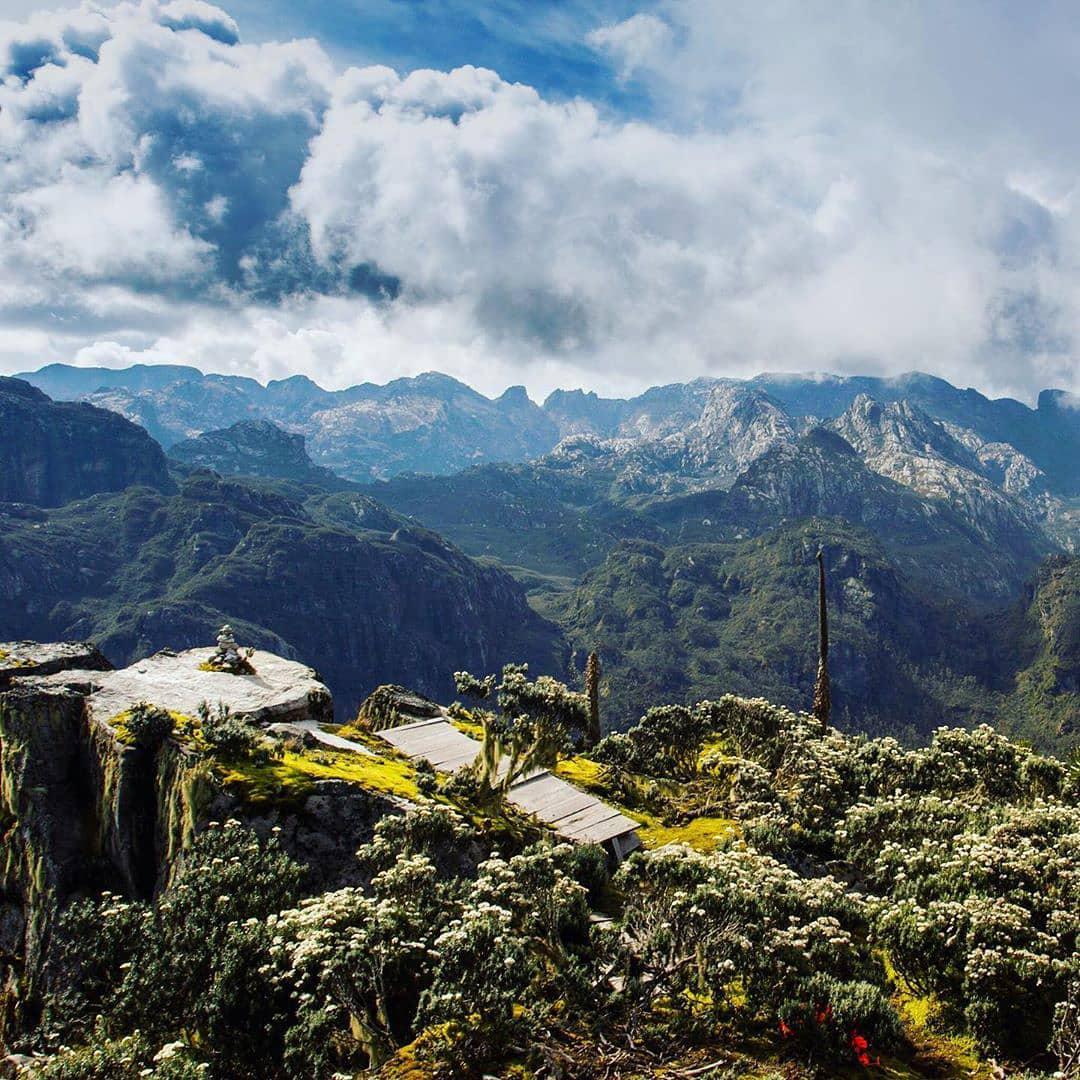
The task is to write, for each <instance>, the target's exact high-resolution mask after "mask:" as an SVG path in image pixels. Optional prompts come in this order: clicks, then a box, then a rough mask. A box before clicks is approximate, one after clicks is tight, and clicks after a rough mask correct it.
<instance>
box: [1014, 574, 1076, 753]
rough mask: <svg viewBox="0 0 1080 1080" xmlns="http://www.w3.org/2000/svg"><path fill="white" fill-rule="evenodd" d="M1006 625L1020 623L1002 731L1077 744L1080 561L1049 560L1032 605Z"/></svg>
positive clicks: (1060, 742)
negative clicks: (1016, 653)
mask: <svg viewBox="0 0 1080 1080" xmlns="http://www.w3.org/2000/svg"><path fill="white" fill-rule="evenodd" d="M1007 625H1008V627H1009V629H1012V630H1013V631H1014V633H1015V632H1016V629H1017V626H1018V625H1019V634H1020V648H1019V650H1018V652H1019V658H1018V660H1016V661H1014V663H1015V664H1016V666H1017V668H1018V670H1017V673H1016V676H1015V681H1014V684H1013V690H1012V693H1011V694H1010V696H1009V699H1008V702H1007V705H1006V708H1005V710H1004V713H1003V718H1002V719H1003V723H1004V726H1005V729H1006V730H1008V731H1010V732H1013V733H1015V734H1016V735H1018V736H1021V737H1023V738H1027V739H1030V740H1032V741H1033V742H1036V743H1039V742H1043V743H1045V741H1046V736H1047V734H1050V735H1051V736H1052V737H1053V738H1054V739H1055V740H1056V743H1057V745H1058V746H1060V747H1075V746H1078V745H1080V558H1077V557H1072V558H1069V557H1065V556H1062V557H1059V558H1055V559H1050V560H1048V561H1047V563H1046V565H1045V566H1043V567H1042V568H1041V569H1040V571H1039V574H1038V577H1037V578H1036V582H1035V587H1034V589H1033V592H1032V596H1031V600H1030V603H1029V604H1027V605H1024V604H1021V605H1020V610H1019V611H1018V612H1017V614H1016V616H1014V619H1013V621H1012V622H1011V623H1010V624H1007ZM1005 637H1006V640H1008V635H1007V634H1006V635H1005ZM1007 664H1008V658H1005V661H1004V665H1005V666H1006V670H1007V669H1008V668H1007Z"/></svg>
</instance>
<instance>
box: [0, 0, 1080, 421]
mask: <svg viewBox="0 0 1080 1080" xmlns="http://www.w3.org/2000/svg"><path fill="white" fill-rule="evenodd" d="M1078 106H1080V14H1078V13H1077V10H1076V7H1075V5H1074V4H1072V3H1071V2H1069V3H1052V2H1044V0H1031V2H1029V3H1025V4H1016V3H1013V2H1010V0H977V2H976V0H950V3H948V4H940V3H920V2H915V0H903V2H897V3H893V2H885V0H878V2H873V3H871V2H866V0H649V2H644V3H631V2H625V0H552V2H548V3H542V2H537V0H531V2H527V0H491V2H488V3H480V2H478V0H334V2H332V3H331V2H314V0H307V2H304V3H300V2H297V0H234V2H233V3H231V4H226V5H225V6H213V5H211V4H209V3H206V2H203V0H130V2H124V3H119V4H113V3H95V2H85V3H83V4H82V6H72V5H71V4H70V3H63V2H61V3H51V2H45V3H40V2H33V0H0V372H16V371H21V370H30V369H34V368H36V367H39V366H40V365H42V364H45V363H51V362H56V361H61V362H67V363H75V364H79V365H95V364H100V365H105V366H110V367H120V366H126V365H128V364H132V363H158V362H170V363H188V364H193V365H195V366H197V367H200V368H202V369H203V370H205V371H220V372H230V373H238V374H245V375H251V376H254V377H256V378H258V379H260V380H262V381H266V380H268V379H272V378H282V377H286V376H288V375H292V374H297V373H302V374H306V375H308V376H310V377H311V378H313V379H315V380H316V381H317V382H319V383H320V384H321V385H323V386H326V387H330V388H336V387H342V386H347V385H350V384H353V383H358V382H364V381H373V382H384V381H387V380H389V379H392V378H395V377H398V376H402V375H412V374H417V373H419V372H421V371H428V370H438V371H443V372H446V373H447V374H450V375H453V376H455V377H457V378H460V379H462V380H463V381H465V382H468V383H469V384H471V385H473V386H475V387H476V388H477V389H479V390H481V391H483V392H484V393H488V394H492V395H494V394H498V393H500V392H501V391H502V390H503V389H504V388H505V387H507V386H508V385H515V384H524V385H525V386H526V387H527V388H528V389H529V392H530V394H531V395H532V396H533V397H534V398H536V399H542V398H543V397H544V396H545V395H546V394H547V393H548V392H550V391H551V390H552V389H554V388H556V387H560V386H561V387H567V388H571V387H578V386H581V387H585V388H587V389H593V390H597V391H598V392H600V393H601V394H606V395H622V394H628V393H634V392H638V391H640V390H642V389H644V388H645V387H647V386H650V385H655V384H658V383H666V382H673V381H678V380H684V379H691V378H694V377H696V376H700V375H713V376H719V375H728V376H731V375H734V376H749V375H753V374H755V373H757V372H759V371H802V372H811V371H830V372H838V373H841V374H856V373H857V374H896V373H900V372H903V371H909V370H922V371H928V372H932V373H934V374H938V375H941V376H943V377H945V378H947V379H949V380H950V381H952V382H954V383H956V384H958V385H961V386H975V387H977V388H978V389H980V390H982V391H984V392H986V393H989V394H991V395H994V396H999V395H1010V396H1014V397H1018V398H1020V399H1021V400H1025V401H1028V402H1032V401H1034V399H1035V396H1036V395H1037V393H1038V391H1039V390H1040V389H1041V388H1043V387H1048V386H1055V387H1061V388H1063V389H1066V390H1071V391H1074V392H1080V364H1078V363H1077V360H1076V356H1077V355H1078V349H1080V191H1078V187H1077V185H1078V178H1080V129H1078V128H1077V125H1076V115H1077V110H1078Z"/></svg>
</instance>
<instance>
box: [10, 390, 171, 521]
mask: <svg viewBox="0 0 1080 1080" xmlns="http://www.w3.org/2000/svg"><path fill="white" fill-rule="evenodd" d="M130 484H147V485H149V486H150V487H156V488H159V489H160V490H163V491H164V490H168V489H170V488H171V487H172V481H171V480H170V479H169V473H168V466H167V463H166V461H165V455H164V454H163V453H162V452H161V447H160V446H158V444H157V443H155V442H154V441H153V439H151V438H150V437H149V436H148V435H147V434H146V432H145V431H143V429H142V428H140V427H138V426H136V425H135V424H132V423H130V422H129V421H127V420H125V419H124V418H123V417H122V416H117V415H116V414H115V413H112V412H107V411H106V410H105V409H98V408H95V407H94V406H92V405H86V404H80V403H74V402H54V401H52V400H51V399H50V398H49V397H47V396H46V395H45V394H44V393H42V392H41V391H40V390H38V389H37V388H36V387H33V386H31V385H30V384H29V383H26V382H23V381H21V380H19V379H9V378H3V377H0V502H25V503H34V504H36V505H38V506H60V505H62V504H63V503H67V502H71V501H72V500H73V499H82V498H85V497H86V496H88V495H94V494H96V493H97V492H101V491H119V490H121V489H122V488H125V487H127V486H128V485H130Z"/></svg>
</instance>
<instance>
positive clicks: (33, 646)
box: [0, 641, 112, 690]
mask: <svg viewBox="0 0 1080 1080" xmlns="http://www.w3.org/2000/svg"><path fill="white" fill-rule="evenodd" d="M72 668H78V669H80V670H82V671H108V670H110V669H111V668H112V664H110V663H109V661H108V660H106V659H105V657H104V656H103V655H102V654H101V652H100V651H99V650H98V647H97V646H96V645H92V644H91V643H90V642H88V641H54V642H45V643H42V642H37V641H0V690H2V689H4V688H6V687H7V686H9V685H10V683H11V680H12V679H14V678H18V677H24V676H27V675H53V674H55V673H56V672H58V671H69V670H71V669H72Z"/></svg>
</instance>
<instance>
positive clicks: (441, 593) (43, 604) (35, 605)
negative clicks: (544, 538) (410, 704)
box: [0, 471, 563, 713]
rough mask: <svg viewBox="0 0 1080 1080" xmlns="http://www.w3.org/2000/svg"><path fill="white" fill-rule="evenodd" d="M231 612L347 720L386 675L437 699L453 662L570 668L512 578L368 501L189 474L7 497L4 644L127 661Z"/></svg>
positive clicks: (1, 596)
mask: <svg viewBox="0 0 1080 1080" xmlns="http://www.w3.org/2000/svg"><path fill="white" fill-rule="evenodd" d="M225 622H229V623H231V624H232V625H233V626H234V627H235V628H236V630H237V633H238V634H239V635H240V636H241V638H242V639H243V640H244V642H245V643H246V644H249V645H256V646H259V647H261V648H268V649H270V650H272V651H273V652H276V653H279V654H281V655H284V656H287V657H295V658H296V659H300V660H303V661H304V662H306V663H308V664H310V665H312V666H314V667H316V668H317V669H318V670H319V671H320V673H321V674H322V676H323V678H324V679H325V680H326V681H327V683H328V685H329V686H330V688H331V690H332V691H333V693H334V696H335V700H336V701H337V703H338V704H339V706H340V707H341V708H342V709H343V710H346V711H348V712H349V713H351V712H354V711H355V708H356V706H357V705H358V704H359V702H360V700H361V699H362V698H363V697H364V695H366V694H367V693H369V692H370V691H371V690H372V689H374V688H375V686H377V685H378V684H379V683H380V682H383V681H387V680H392V681H398V682H407V683H409V684H410V685H412V686H414V687H415V688H417V689H419V690H422V691H426V692H427V693H431V694H437V695H441V696H444V697H445V696H448V695H449V694H450V693H451V692H452V689H453V673H454V671H455V670H457V669H459V668H463V667H480V666H483V665H488V664H497V663H502V662H507V661H510V660H514V659H526V660H528V661H529V662H530V663H532V664H533V666H534V668H537V669H540V670H549V671H559V670H560V669H561V667H562V663H563V647H562V641H561V637H560V635H559V633H558V631H557V630H556V629H555V627H553V626H552V625H550V624H549V623H547V622H545V621H544V620H543V619H542V618H540V617H539V616H538V615H536V614H535V613H534V612H533V611H531V610H530V608H529V607H528V605H527V603H526V601H525V597H524V595H523V593H522V591H521V588H520V587H519V586H518V585H517V584H516V583H515V582H514V581H513V580H512V579H511V578H510V577H509V575H507V574H506V573H505V572H504V571H503V570H501V569H499V568H496V567H485V566H481V565H478V564H477V563H476V562H474V561H473V560H472V559H469V558H468V557H466V556H465V555H463V554H462V553H461V552H460V551H458V550H457V549H455V548H454V547H452V546H451V545H450V544H447V543H446V542H445V541H444V540H442V539H441V538H440V537H438V536H436V535H434V534H433V533H430V532H428V531H427V530H426V529H423V528H420V527H419V526H417V525H416V524H415V523H411V522H408V521H405V520H404V519H402V518H401V517H399V516H398V515H396V514H393V513H391V512H390V511H388V510H387V509H386V508H385V507H382V506H380V505H379V504H378V503H376V502H374V501H373V500H371V499H369V498H367V497H365V496H361V495H356V494H350V493H337V494H331V493H328V492H326V491H325V490H322V489H319V488H312V487H306V486H301V485H297V484H289V483H285V482H279V483H275V484H271V483H258V482H254V481H238V480H224V479H222V478H221V477H219V476H217V475H216V474H214V473H210V472H206V471H199V472H194V473H192V474H191V475H189V476H187V477H186V478H185V479H184V480H183V482H182V483H181V484H180V486H179V490H178V491H177V492H176V493H175V494H168V493H162V492H159V491H154V490H152V489H150V488H146V487H131V488H128V489H127V490H125V491H123V492H120V493H118V494H115V495H105V494H102V495H97V496H95V497H94V498H90V499H86V500H83V501H81V502H75V503H70V504H68V505H67V506H64V507H60V508H58V509H53V510H43V509H40V508H37V507H32V506H26V505H21V504H4V503H0V640H18V639H20V638H31V639H34V640H37V641H58V640H93V641H94V642H96V643H97V644H99V645H100V646H101V648H102V650H103V651H104V652H105V653H106V655H107V656H109V658H110V659H111V660H112V661H113V662H114V663H118V664H125V663H129V662H131V661H133V660H136V659H139V658H141V657H143V656H146V655H148V654H150V653H152V652H155V651H156V650H158V649H161V648H165V647H170V648H185V647H194V646H202V645H206V644H208V643H210V642H212V641H213V640H214V635H215V634H216V632H217V629H218V627H220V626H221V625H222V623H225Z"/></svg>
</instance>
